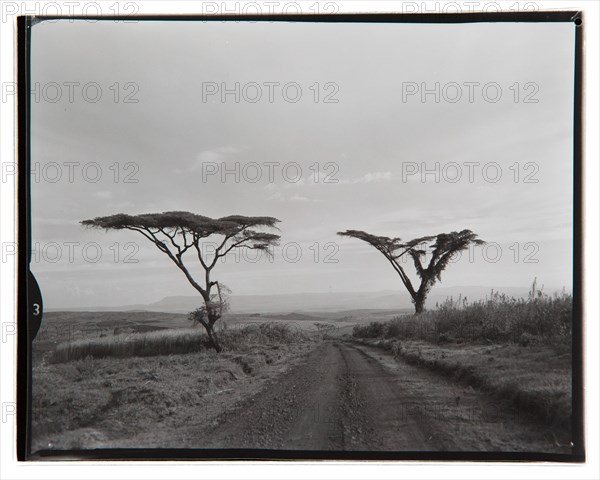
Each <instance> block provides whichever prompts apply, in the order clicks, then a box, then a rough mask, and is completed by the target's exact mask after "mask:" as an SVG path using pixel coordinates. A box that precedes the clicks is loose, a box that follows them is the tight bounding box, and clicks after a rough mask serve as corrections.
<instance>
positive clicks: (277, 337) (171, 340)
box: [49, 323, 306, 363]
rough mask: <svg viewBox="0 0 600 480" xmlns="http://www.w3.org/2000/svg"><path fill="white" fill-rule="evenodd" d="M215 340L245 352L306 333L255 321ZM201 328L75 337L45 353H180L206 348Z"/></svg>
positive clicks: (63, 357)
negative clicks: (87, 337)
mask: <svg viewBox="0 0 600 480" xmlns="http://www.w3.org/2000/svg"><path fill="white" fill-rule="evenodd" d="M218 335H219V340H220V341H221V344H222V346H223V350H224V351H245V350H248V349H249V348H251V347H252V346H254V345H261V344H262V345H265V344H269V343H283V344H289V343H292V342H298V341H305V340H306V336H305V335H304V334H303V333H301V332H300V331H298V330H297V329H294V328H288V327H287V326H286V325H285V324H281V323H272V324H271V323H256V324H252V325H248V326H245V327H242V328H237V329H234V330H229V329H222V330H221V331H220V332H219V334H218ZM210 349H211V347H210V343H209V341H208V337H207V335H206V333H205V332H204V329H203V328H202V327H198V328H181V329H169V330H158V331H152V332H146V333H129V334H122V333H118V332H117V333H115V334H113V335H110V336H104V337H98V338H89V339H79V340H74V341H69V342H63V343H61V344H59V345H58V346H57V347H56V349H55V350H54V351H53V352H52V353H51V355H50V356H49V361H50V362H51V363H61V362H69V361H73V360H81V359H85V358H87V357H92V358H107V357H115V358H130V357H149V356H157V355H174V354H177V355H181V354H186V353H194V352H202V351H206V350H210Z"/></svg>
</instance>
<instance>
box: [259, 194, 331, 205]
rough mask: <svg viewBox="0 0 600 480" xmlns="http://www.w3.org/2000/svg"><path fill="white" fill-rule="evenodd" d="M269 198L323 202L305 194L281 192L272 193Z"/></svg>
mask: <svg viewBox="0 0 600 480" xmlns="http://www.w3.org/2000/svg"><path fill="white" fill-rule="evenodd" d="M267 200H273V201H278V202H304V203H320V202H322V200H318V199H316V198H309V197H305V196H303V195H298V194H295V195H292V196H286V195H284V194H283V193H281V192H275V193H273V194H272V195H270V196H269V197H267Z"/></svg>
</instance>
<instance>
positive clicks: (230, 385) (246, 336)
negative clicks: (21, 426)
mask: <svg viewBox="0 0 600 480" xmlns="http://www.w3.org/2000/svg"><path fill="white" fill-rule="evenodd" d="M99 318H101V316H100V317H99ZM139 320H143V318H142V317H141V316H140V318H139V319H136V322H137V321H139ZM124 323H125V322H120V325H121V326H122V327H124V328H123V329H122V330H124V331H125V332H126V333H119V331H116V330H115V331H114V334H113V330H112V328H111V329H110V330H103V333H107V332H110V333H108V334H106V335H104V336H98V335H95V334H94V335H93V336H87V337H86V336H84V338H77V339H75V340H71V341H68V340H67V341H63V342H61V343H58V344H57V345H55V346H54V347H53V348H52V347H51V343H50V342H49V341H47V340H44V341H43V342H42V343H35V344H34V348H35V347H36V346H41V347H42V349H43V351H44V353H43V354H40V355H38V356H39V357H40V358H39V362H38V363H37V365H35V366H34V367H33V369H32V374H33V380H32V389H33V391H32V397H33V405H32V410H33V411H32V439H33V440H32V441H33V451H36V450H39V449H78V448H118V447H122V448H127V447H141V446H147V447H149V448H152V447H163V448H176V447H181V448H187V447H197V446H198V444H199V443H201V439H198V438H197V436H196V435H195V432H196V431H197V428H194V425H198V426H205V425H207V424H210V423H211V422H214V421H216V419H217V418H218V417H219V415H221V414H223V413H224V412H226V411H228V409H230V408H232V406H233V405H235V404H236V403H238V402H239V401H240V400H241V399H243V398H245V397H246V396H248V395H253V394H255V393H257V392H258V391H260V390H261V388H264V386H265V384H266V383H267V382H269V381H270V380H271V379H272V378H274V377H276V376H277V375H279V374H280V373H281V372H282V371H285V370H287V369H289V368H291V366H293V365H294V364H295V363H297V362H299V361H301V359H302V358H303V357H304V355H306V354H307V353H308V351H310V350H311V349H312V348H313V347H314V345H316V343H315V342H314V341H312V340H311V339H310V338H307V337H306V335H304V334H303V333H302V332H299V331H298V330H297V329H290V328H288V327H287V326H286V325H285V324H282V323H274V324H271V323H262V324H252V325H247V326H240V327H239V328H231V327H229V328H226V329H224V330H222V331H221V332H220V334H221V339H222V342H223V345H224V347H225V351H224V352H222V353H219V354H217V353H216V352H214V350H212V349H211V348H209V347H208V344H207V342H206V337H205V334H204V333H203V331H202V329H201V328H181V329H164V330H156V331H150V332H137V331H136V330H134V329H132V328H131V327H130V326H129V325H127V324H125V325H124ZM136 329H137V327H136ZM57 338H58V337H57ZM61 338H66V339H68V338H72V337H70V336H69V335H63V337H61Z"/></svg>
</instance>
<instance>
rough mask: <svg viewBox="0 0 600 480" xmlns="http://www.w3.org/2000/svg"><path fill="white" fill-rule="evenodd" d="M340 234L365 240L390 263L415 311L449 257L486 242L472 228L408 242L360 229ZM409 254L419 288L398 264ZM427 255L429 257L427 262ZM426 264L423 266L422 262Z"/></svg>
mask: <svg viewBox="0 0 600 480" xmlns="http://www.w3.org/2000/svg"><path fill="white" fill-rule="evenodd" d="M338 235H341V236H343V237H352V238H357V239H359V240H362V241H363V242H367V243H368V244H369V245H372V246H373V247H375V248H376V249H377V250H379V251H380V252H381V253H382V254H383V256H384V257H385V258H386V259H387V260H388V261H389V262H390V263H391V264H392V267H394V270H395V271H396V273H397V274H398V275H399V276H400V280H402V283H403V284H404V286H405V287H406V289H407V290H408V293H409V294H410V296H411V299H412V302H413V303H414V305H415V313H417V314H418V313H421V312H422V311H423V310H424V308H425V300H426V299H427V295H428V294H429V292H430V291H431V288H432V287H433V285H435V283H436V281H438V280H440V281H441V279H442V272H443V271H444V270H445V269H446V267H447V266H448V264H449V262H450V260H451V259H452V256H453V255H454V254H455V253H457V252H460V251H462V250H465V249H467V248H469V245H471V244H473V245H482V244H484V243H485V242H484V241H483V240H480V239H478V238H477V235H476V234H475V233H473V232H472V231H471V230H461V231H460V232H450V233H440V234H438V235H431V236H428V237H420V238H415V239H414V240H410V241H409V242H402V240H401V239H400V238H397V237H396V238H390V237H379V236H377V235H371V234H370V233H367V232H363V231H361V230H346V231H345V232H338ZM404 255H408V256H410V257H411V259H412V261H413V264H414V266H415V269H416V271H417V275H418V276H419V278H420V279H421V283H420V285H419V287H418V288H415V287H414V286H413V284H412V282H411V281H410V278H409V277H408V275H407V274H406V271H405V270H404V268H403V266H402V265H401V261H402V260H403V259H402V257H403V256H404ZM427 257H429V260H428V261H427ZM423 263H425V264H426V266H424V265H423Z"/></svg>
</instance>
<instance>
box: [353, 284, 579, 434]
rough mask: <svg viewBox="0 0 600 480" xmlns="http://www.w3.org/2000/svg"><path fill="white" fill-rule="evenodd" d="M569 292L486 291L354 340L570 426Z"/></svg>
mask: <svg viewBox="0 0 600 480" xmlns="http://www.w3.org/2000/svg"><path fill="white" fill-rule="evenodd" d="M571 323H572V297H571V295H569V294H566V293H564V292H563V293H562V294H559V295H553V296H549V295H545V294H544V293H543V292H541V291H540V290H539V289H538V288H537V286H536V284H535V282H534V284H533V286H532V289H531V291H530V294H529V296H528V298H525V299H523V298H519V299H515V298H509V297H507V296H506V295H502V294H500V293H498V292H492V294H491V295H490V297H489V298H488V299H487V300H482V301H478V302H473V303H468V302H467V301H466V299H459V301H453V300H452V299H449V300H447V301H446V302H444V303H443V304H442V305H438V307H437V308H436V309H435V310H432V311H428V312H424V313H422V314H420V315H418V316H417V315H410V316H403V317H397V318H394V319H392V320H390V321H388V322H371V323H370V324H367V325H357V326H355V327H354V329H353V337H354V338H355V339H356V340H357V341H358V342H359V343H365V344H368V345H374V346H378V347H380V348H383V349H385V350H388V351H389V352H391V353H392V354H393V355H394V356H395V357H396V358H398V359H400V358H401V359H403V360H404V361H407V362H409V363H411V364H415V365H420V366H423V367H426V368H429V369H431V370H433V371H436V372H439V373H441V374H444V375H446V376H451V377H453V378H455V379H456V380H458V381H462V382H464V383H467V384H468V385H470V386H472V387H475V388H479V389H482V390H485V391H487V392H489V393H491V394H493V395H495V396H497V397H498V398H502V399H506V400H509V401H512V402H513V403H514V404H515V405H516V407H517V408H518V409H519V411H520V412H523V413H524V414H526V415H531V416H535V417H537V418H540V419H542V420H543V421H545V422H547V423H550V424H552V425H557V426H560V427H562V428H565V429H568V428H569V427H570V419H571V368H572V363H571Z"/></svg>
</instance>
